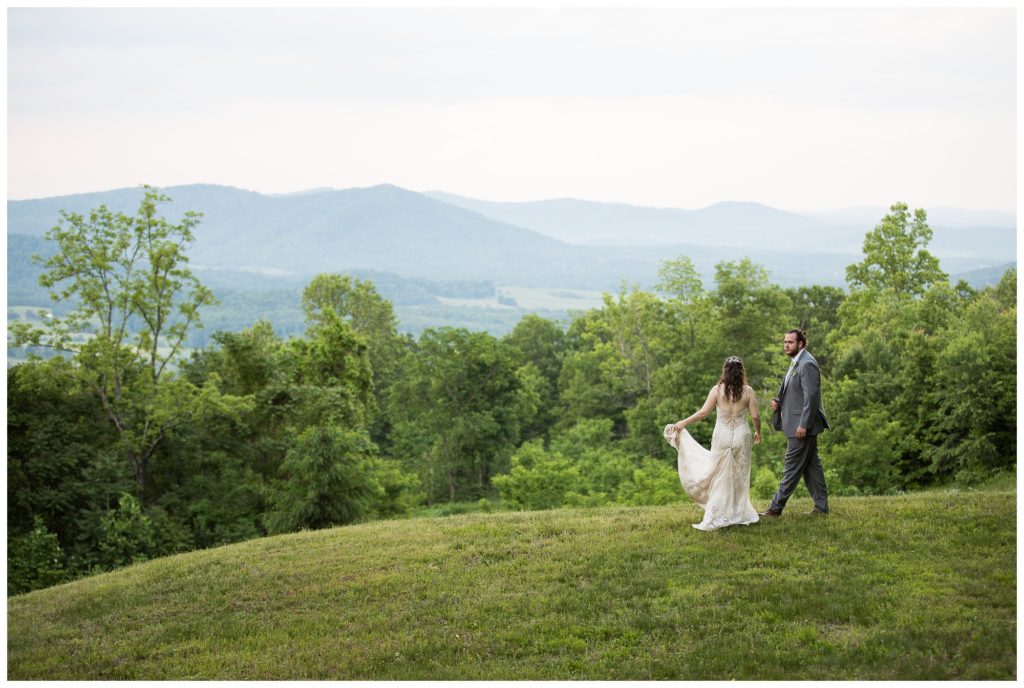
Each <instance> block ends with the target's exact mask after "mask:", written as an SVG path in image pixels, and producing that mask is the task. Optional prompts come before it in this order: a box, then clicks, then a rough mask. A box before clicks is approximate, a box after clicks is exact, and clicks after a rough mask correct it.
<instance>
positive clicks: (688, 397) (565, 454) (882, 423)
mask: <svg viewBox="0 0 1024 688" xmlns="http://www.w3.org/2000/svg"><path fill="white" fill-rule="evenodd" d="M168 200H169V199H167V198H166V197H164V196H162V195H160V194H159V192H157V191H156V190H153V189H148V188H147V190H146V194H145V198H144V199H143V201H142V204H141V205H140V208H139V210H138V212H137V213H136V214H135V215H134V216H129V215H125V214H122V213H111V212H110V211H108V210H107V209H106V208H105V207H102V206H101V207H100V208H98V209H96V210H95V211H92V212H91V213H90V214H89V215H88V216H83V215H78V214H74V213H62V215H61V219H60V224H58V226H57V227H55V228H54V229H53V230H51V231H50V233H49V234H48V235H47V238H48V240H50V241H51V242H53V243H54V244H55V251H54V253H53V254H52V255H51V256H50V257H48V258H45V259H42V258H41V259H40V263H41V264H42V265H43V267H44V268H45V271H44V273H43V276H42V277H41V278H40V280H41V283H42V284H43V285H44V286H46V287H47V288H48V289H50V290H51V291H52V292H53V293H54V295H55V297H56V298H57V299H59V300H60V301H62V302H64V303H66V304H73V305H74V307H73V308H70V309H69V310H66V311H65V312H66V315H64V316H61V317H54V318H51V319H50V321H49V322H48V323H47V327H46V328H39V327H38V326H37V325H36V324H34V323H18V324H14V325H11V326H10V334H11V337H12V339H11V342H12V343H13V344H14V345H18V346H22V345H24V346H35V347H46V348H48V349H50V350H55V351H59V352H61V354H62V355H59V356H51V357H48V358H42V357H33V358H32V359H31V360H29V361H28V362H26V363H23V364H20V365H17V366H14V367H12V368H9V369H8V400H7V408H8V425H7V431H8V461H7V476H8V501H7V505H8V506H7V509H8V594H16V593H19V592H24V591H27V590H31V589H35V588H39V587H43V586H47V585H52V584H55V583H58V582H61V581H64V580H69V579H72V578H75V577H79V576H82V575H88V574H91V573H95V572H99V571H105V570H110V569H113V568H116V567H119V566H124V565H127V564H130V563H133V562H137V561H141V560H145V559H149V558H153V557H157V556H162V555H166V554H171V553H174V552H181V551H187V550H191V549H196V548H204V547H212V546H217V545H222V544H227V543H232V542H238V541H242V540H246V539H251V538H256V537H261V536H264V535H268V534H278V533H287V532H293V531H297V530H301V529H309V528H322V527H328V526H333V525H341V524H347V523H354V522H359V521H365V520H370V519H379V518H394V517H400V516H407V515H415V514H425V513H432V514H444V513H454V512H457V511H464V510H477V509H504V508H516V509H518V508H530V509H536V508H554V507H560V506H578V507H583V506H595V505H603V504H628V505H647V504H666V503H671V502H675V501H681V500H683V499H685V494H684V493H683V492H682V490H681V489H680V487H679V483H678V477H677V475H676V470H675V457H674V453H673V452H672V450H671V448H669V447H668V445H667V444H666V443H665V441H664V440H663V439H662V434H661V433H662V428H663V426H664V425H665V424H667V423H671V422H674V421H676V420H678V419H679V418H682V417H685V416H686V415H689V414H690V413H692V412H693V411H694V410H695V409H696V408H698V407H699V406H700V404H701V403H702V402H703V400H704V398H705V396H706V395H707V392H708V389H709V388H710V387H711V386H712V385H713V384H714V383H715V382H716V381H717V379H718V375H719V373H720V371H721V365H722V361H723V360H724V359H725V358H726V357H727V356H730V355H739V356H741V357H742V358H743V360H744V362H745V364H746V369H747V373H748V377H749V382H750V384H751V385H752V386H753V387H754V388H755V390H757V392H758V400H759V406H760V407H761V408H762V410H763V411H762V412H763V414H764V415H768V413H767V401H768V399H770V398H771V397H772V396H773V395H774V394H775V391H776V389H777V387H778V384H779V382H780V379H781V375H782V374H783V373H784V371H785V369H786V365H787V361H786V359H785V356H784V355H783V353H782V346H781V340H782V336H783V334H784V333H785V331H786V330H788V329H790V328H792V327H800V328H801V329H804V330H806V331H807V333H808V337H809V348H810V350H811V351H812V352H813V353H814V355H815V357H816V358H817V360H818V361H819V363H820V365H821V368H822V375H823V380H824V384H823V387H824V402H825V407H826V411H827V412H828V414H829V418H830V420H831V421H832V425H833V430H832V431H831V432H828V433H825V434H824V435H823V436H822V440H821V451H822V456H823V459H824V463H825V467H826V476H827V479H828V481H829V488H830V491H831V492H832V494H838V495H861V494H892V493H895V492H899V491H904V490H912V489H916V488H921V487H925V486H928V485H934V484H943V483H950V482H958V483H961V484H964V485H969V484H973V483H976V482H979V481H982V480H985V479H986V478H987V477H988V476H991V475H992V474H993V473H994V472H998V471H1005V470H1015V465H1016V271H1015V270H1010V271H1008V272H1007V273H1006V274H1005V275H1004V276H1003V278H1002V280H1001V281H1000V282H999V284H998V285H996V286H994V287H989V288H984V289H981V290H974V289H972V288H970V287H969V286H968V285H967V284H965V283H963V282H960V283H958V284H956V285H951V284H950V282H949V278H948V276H947V275H946V274H945V273H944V272H943V271H942V270H941V267H940V265H939V261H938V260H937V259H936V258H935V257H934V256H932V255H931V254H930V253H929V252H928V250H927V245H928V242H929V240H930V239H931V230H930V228H929V227H928V225H927V219H926V214H925V212H924V211H923V210H916V211H914V212H911V211H910V210H909V209H908V207H907V206H906V205H904V204H895V205H893V206H892V208H891V212H890V213H889V214H888V215H886V216H885V217H884V218H882V220H881V221H880V223H879V224H878V225H877V226H876V227H875V228H874V229H873V230H872V231H870V232H868V233H867V235H866V237H865V241H864V257H863V260H862V261H861V262H859V263H857V264H854V265H851V266H849V267H848V269H847V275H846V277H847V288H846V289H840V288H837V287H829V286H809V287H804V288H790V289H782V288H780V287H778V286H777V285H775V284H773V283H772V282H771V280H770V278H769V275H768V273H767V271H766V270H765V269H764V268H763V267H761V266H759V265H757V264H756V263H754V262H752V261H751V260H749V259H747V258H744V259H741V260H737V261H723V262H721V263H719V264H718V265H717V266H716V269H715V277H714V284H711V285H706V284H704V283H703V282H702V280H701V279H700V277H699V275H698V273H697V271H696V269H695V267H694V265H693V263H692V261H691V260H690V259H689V258H687V257H685V256H681V257H679V258H676V259H674V260H667V261H665V262H664V263H663V265H662V267H661V270H660V272H659V281H658V284H657V287H656V289H655V290H654V291H653V292H647V291H642V290H639V289H637V288H632V289H631V288H628V287H626V286H623V287H622V288H621V289H620V290H619V291H618V293H615V294H611V293H608V294H605V296H604V302H603V305H602V306H601V307H599V308H594V309H591V310H589V311H586V312H583V313H579V314H577V315H576V316H575V317H573V318H572V319H571V321H570V322H568V323H562V322H556V321H552V320H548V319H545V318H542V317H539V316H536V315H528V316H525V317H524V318H523V319H522V320H521V321H520V322H519V323H518V324H517V326H516V327H515V328H514V329H513V331H512V332H510V333H509V334H508V335H506V336H503V337H500V338H499V337H494V336H491V335H489V334H487V333H485V332H472V331H469V330H466V329H461V328H437V329H427V330H425V331H424V332H423V333H422V334H421V335H420V336H419V337H418V338H413V337H411V336H409V335H402V334H399V333H398V328H397V325H398V323H397V320H396V317H395V315H394V309H393V307H392V303H391V302H390V301H388V300H386V299H384V298H382V297H381V296H380V295H379V293H378V292H377V290H376V288H375V286H374V284H373V282H372V281H370V280H360V279H358V278H355V277H352V276H347V275H339V274H322V275H319V276H317V277H316V278H314V279H313V280H312V281H311V282H310V283H309V284H308V285H307V286H306V288H305V289H304V291H303V293H302V298H301V309H302V313H303V316H304V318H305V324H306V329H305V331H304V332H303V333H302V335H301V336H294V337H290V338H287V339H284V338H282V337H280V336H279V335H277V334H275V331H274V327H273V325H272V323H270V322H268V321H260V322H257V323H255V324H253V325H252V326H251V327H249V328H246V329H242V330H240V331H237V332H229V331H218V332H215V333H213V334H212V335H211V340H212V342H211V343H210V344H209V345H207V346H205V347H203V348H201V349H197V350H192V351H191V352H189V354H188V355H187V356H186V355H183V343H184V342H186V341H187V338H188V336H189V334H190V333H192V332H194V331H195V329H196V328H197V327H199V326H200V325H201V323H200V313H201V308H202V307H203V306H204V305H206V304H210V303H213V302H214V301H215V296H214V294H213V293H212V292H211V291H210V290H209V289H207V288H206V287H204V286H203V285H202V284H201V283H200V282H199V280H198V279H196V278H195V276H194V275H193V273H192V272H191V271H190V270H189V269H188V265H187V258H186V251H187V249H188V247H189V245H190V244H191V243H192V240H193V239H192V230H193V228H194V227H195V226H196V224H197V223H198V222H200V220H201V216H200V215H199V214H195V213H189V214H186V215H185V216H184V217H183V219H182V220H181V221H180V222H179V223H177V224H173V223H170V222H168V221H166V220H165V219H164V218H162V217H161V216H160V213H159V208H160V206H161V204H163V203H166V202H167V201H168ZM765 425H766V426H767V422H766V423H765ZM712 429H713V423H711V422H706V423H702V424H698V425H695V426H693V427H692V428H691V429H690V430H691V432H692V433H693V434H694V436H695V437H696V438H697V439H698V441H701V442H702V443H704V444H705V445H708V444H709V443H710V436H711V431H712ZM784 450H785V438H784V437H782V436H781V435H780V433H773V432H771V431H767V432H766V437H765V441H764V442H763V443H762V444H761V445H758V446H757V447H755V453H754V468H753V472H754V475H753V477H752V490H753V492H754V496H755V497H756V498H759V499H767V498H769V497H770V495H771V493H772V492H773V491H774V489H775V487H776V486H777V484H778V478H779V476H780V475H781V463H782V456H783V454H784Z"/></svg>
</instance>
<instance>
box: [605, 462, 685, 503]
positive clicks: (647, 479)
mask: <svg viewBox="0 0 1024 688" xmlns="http://www.w3.org/2000/svg"><path fill="white" fill-rule="evenodd" d="M687 499H689V497H687V495H686V492H684V491H683V489H682V487H681V486H680V483H679V474H678V472H677V471H676V469H675V468H674V467H673V466H669V465H668V464H666V463H665V462H664V461H658V460H657V459H652V458H646V459H644V460H643V463H642V464H641V465H640V467H639V468H636V469H634V470H633V475H632V479H631V480H629V481H627V482H624V483H622V484H621V485H620V486H619V491H618V494H617V495H616V501H617V502H618V503H620V504H628V505H630V506H647V505H658V504H672V503H674V502H681V501H685V500H687Z"/></svg>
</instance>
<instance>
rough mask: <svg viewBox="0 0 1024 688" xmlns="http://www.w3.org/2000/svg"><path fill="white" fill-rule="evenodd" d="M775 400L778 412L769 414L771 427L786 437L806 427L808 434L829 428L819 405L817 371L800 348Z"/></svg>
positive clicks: (810, 359) (819, 374) (819, 383)
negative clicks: (794, 366)
mask: <svg viewBox="0 0 1024 688" xmlns="http://www.w3.org/2000/svg"><path fill="white" fill-rule="evenodd" d="M787 374H788V373H787ZM778 397H779V410H778V411H776V412H775V413H773V414H772V427H773V428H775V429H776V430H782V431H783V432H785V433H786V437H796V429H797V428H798V427H803V428H807V434H808V435H818V434H820V433H821V432H822V431H823V430H828V429H830V427H831V426H830V425H829V424H828V418H826V417H825V407H824V406H823V405H822V403H821V370H820V369H819V368H818V362H817V361H816V360H814V356H811V352H810V351H807V350H806V349H804V351H803V353H802V354H801V355H800V359H799V361H798V362H797V364H796V368H794V369H793V373H792V375H791V377H790V378H789V381H788V382H787V381H786V379H785V378H783V381H782V384H781V385H779V394H778Z"/></svg>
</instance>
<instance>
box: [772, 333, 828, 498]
mask: <svg viewBox="0 0 1024 688" xmlns="http://www.w3.org/2000/svg"><path fill="white" fill-rule="evenodd" d="M778 398H779V410H778V411H776V412H775V413H773V414H772V427H773V428H775V429H776V430H781V431H783V432H785V433H786V437H787V438H788V439H789V443H788V446H787V447H786V458H785V459H784V460H783V473H782V482H781V483H780V484H779V490H778V492H776V493H775V497H774V498H773V499H772V504H771V506H770V507H768V509H769V511H773V512H776V513H782V510H783V509H784V508H785V507H786V502H787V501H788V500H789V498H790V496H791V495H792V494H793V491H794V490H796V486H797V485H798V484H800V478H801V477H802V478H803V479H804V483H805V484H806V485H807V491H808V492H810V493H811V498H812V499H813V500H814V506H815V508H816V509H817V510H818V511H821V512H823V513H828V488H827V487H826V485H825V470H824V468H822V465H821V457H819V456H818V435H819V434H821V432H822V431H823V430H828V429H829V424H828V419H827V418H826V417H825V408H824V406H822V403H821V370H820V369H819V368H818V362H817V361H816V360H814V356H811V352H810V351H808V350H807V349H802V350H801V351H800V353H798V354H797V355H796V356H794V357H793V364H792V365H791V366H790V369H789V371H788V372H787V373H786V377H785V378H784V379H783V381H782V384H781V385H780V386H779V393H778ZM798 427H802V428H806V430H807V435H806V436H805V437H804V438H803V439H798V438H797V436H796V429H797V428H798Z"/></svg>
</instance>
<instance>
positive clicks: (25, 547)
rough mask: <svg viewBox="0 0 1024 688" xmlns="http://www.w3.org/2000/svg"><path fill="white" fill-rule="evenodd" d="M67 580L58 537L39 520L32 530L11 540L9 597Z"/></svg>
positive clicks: (8, 547) (8, 551) (8, 570)
mask: <svg viewBox="0 0 1024 688" xmlns="http://www.w3.org/2000/svg"><path fill="white" fill-rule="evenodd" d="M66 577H67V571H65V569H64V557H63V554H62V552H61V549H60V543H59V542H58V541H57V535H56V534H54V533H51V532H49V531H48V530H47V529H46V524H45V523H43V519H41V518H40V517H38V516H37V517H36V519H35V522H34V524H33V526H32V530H30V531H28V532H27V533H25V534H24V535H21V536H19V537H15V538H12V539H11V540H10V541H9V542H8V546H7V594H8V595H19V594H21V593H23V592H29V591H31V590H37V589H39V588H45V587H48V586H50V585H56V584H57V583H60V582H62V581H63V580H65V579H66Z"/></svg>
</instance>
